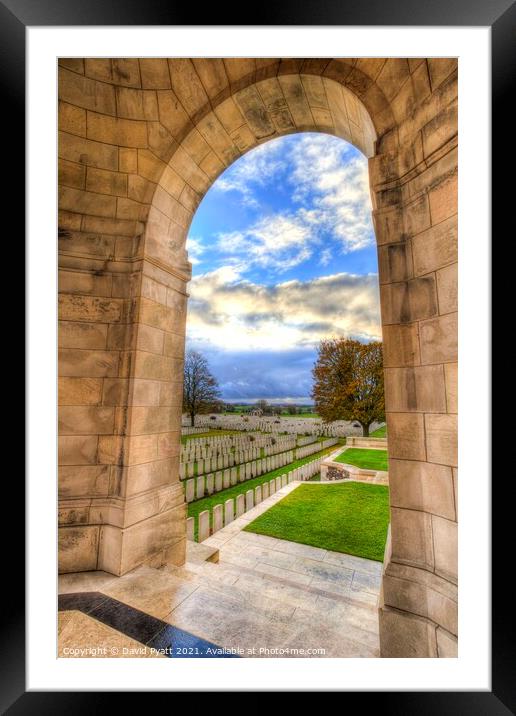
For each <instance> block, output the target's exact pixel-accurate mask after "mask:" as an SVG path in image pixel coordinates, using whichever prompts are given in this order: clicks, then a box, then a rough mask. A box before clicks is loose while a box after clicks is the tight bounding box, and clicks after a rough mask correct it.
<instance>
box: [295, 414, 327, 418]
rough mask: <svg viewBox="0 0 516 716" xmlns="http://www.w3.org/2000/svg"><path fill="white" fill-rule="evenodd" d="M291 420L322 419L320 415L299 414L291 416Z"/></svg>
mask: <svg viewBox="0 0 516 716" xmlns="http://www.w3.org/2000/svg"><path fill="white" fill-rule="evenodd" d="M289 417H290V418H320V417H321V416H320V415H319V414H318V413H298V415H290V416H289Z"/></svg>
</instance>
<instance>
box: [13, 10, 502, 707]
mask: <svg viewBox="0 0 516 716" xmlns="http://www.w3.org/2000/svg"><path fill="white" fill-rule="evenodd" d="M111 7H115V6H113V5H112V6H110V8H111ZM117 10H118V9H117ZM259 12H263V11H261V10H260V11H259ZM402 13H403V17H402V16H401V15H402ZM489 13H491V15H489ZM2 17H3V18H4V22H3V23H2V34H3V35H4V36H5V42H4V43H3V56H4V58H5V62H4V70H3V74H4V77H5V83H6V96H9V97H10V98H11V102H10V105H9V106H10V108H11V109H12V115H13V116H14V113H15V112H16V111H18V113H19V117H18V120H17V121H13V120H11V123H10V127H9V134H8V136H9V138H10V141H9V142H8V144H9V145H10V148H11V149H12V151H13V160H12V162H11V165H12V170H13V174H12V177H13V182H12V184H13V186H14V185H15V184H18V185H19V182H22V181H23V179H22V177H21V173H22V172H23V169H22V161H21V156H23V154H22V150H21V148H22V147H24V146H25V141H24V139H25V137H24V136H22V134H23V133H24V131H23V128H24V127H26V138H27V143H26V146H27V175H26V186H27V212H26V216H27V237H28V241H27V248H28V251H27V275H28V293H27V299H28V317H29V333H28V335H29V342H28V354H27V359H28V388H29V390H28V393H29V411H28V422H27V424H28V438H29V440H28V452H27V455H28V480H27V494H26V501H27V511H26V515H27V572H26V574H27V588H26V596H27V601H26V609H27V620H26V632H25V628H24V627H23V626H22V625H23V623H24V618H23V615H22V609H21V605H22V604H23V601H24V600H23V598H22V596H21V595H19V596H17V597H15V599H14V600H13V604H14V606H13V611H12V613H10V614H9V615H8V620H7V623H6V624H5V626H4V635H5V640H6V642H8V643H9V646H8V649H6V650H5V651H4V652H3V655H2V659H3V668H2V671H1V673H2V677H1V678H2V681H5V689H3V694H4V698H5V706H4V708H5V709H6V710H7V711H8V712H9V713H22V712H23V711H24V710H28V709H31V710H32V709H36V708H40V709H41V708H42V709H47V710H52V711H53V712H54V711H59V710H60V709H65V708H67V709H68V708H74V709H76V708H78V709H79V710H80V708H81V707H82V708H83V709H85V710H87V709H90V710H91V708H93V707H94V706H93V704H96V703H98V699H99V698H100V697H98V696H96V695H94V694H85V693H84V692H88V691H116V690H130V691H255V690H256V691H305V690H306V691H331V690H337V691H346V692H360V693H359V698H360V697H361V696H362V694H363V693H366V692H369V693H368V694H367V695H368V696H370V697H371V698H378V697H376V696H375V694H374V693H373V692H375V691H380V692H382V696H381V698H382V703H383V704H385V703H386V704H388V705H390V704H392V708H393V709H394V708H395V709H396V711H397V712H400V711H401V712H402V713H403V712H406V713H411V712H412V711H413V710H414V707H415V706H416V705H417V706H416V708H418V709H419V710H422V712H423V713H435V712H436V711H437V710H439V712H442V713H452V712H453V713H455V712H457V710H459V711H461V710H463V711H466V710H467V712H468V713H472V714H474V713H479V714H480V713H490V714H491V713H493V714H497V713H500V714H502V713H508V712H509V711H508V709H511V708H514V705H515V703H514V694H513V690H512V689H511V678H510V669H509V668H508V664H510V654H511V653H512V649H513V646H512V640H511V635H510V630H508V629H507V622H506V618H505V613H506V611H507V609H506V607H503V606H499V608H498V610H497V609H496V605H497V604H498V605H503V604H504V602H502V601H501V599H502V598H501V595H499V594H498V593H496V592H495V593H494V595H493V598H492V597H491V588H490V570H491V550H490V541H491V538H492V537H493V538H495V539H496V540H497V544H496V545H495V550H494V551H493V554H496V559H493V566H495V567H497V569H498V570H500V572H501V573H503V569H501V568H500V562H501V555H504V558H505V559H507V555H506V550H505V551H504V550H503V546H504V544H506V542H504V541H503V540H502V539H500V538H499V537H498V535H497V533H496V531H495V532H494V533H493V535H492V536H491V533H490V519H491V517H490V510H489V508H490V503H491V499H492V497H497V491H496V490H494V491H493V493H492V494H491V484H490V448H491V445H490V425H489V416H490V411H491V398H490V392H489V365H490V354H489V336H490V316H489V305H490V292H489V289H490V282H489V267H490V241H489V238H490V210H491V207H490V173H489V171H490V144H489V131H490V92H491V90H492V96H493V100H494V105H493V114H492V122H493V127H494V130H495V131H494V133H493V135H494V136H495V137H496V136H497V135H498V136H507V134H508V131H509V129H508V127H507V126H506V125H507V123H508V119H507V117H508V116H509V115H508V113H507V112H505V111H504V109H503V107H504V102H505V101H506V96H507V86H508V81H509V80H510V78H511V71H510V68H511V67H513V65H514V62H513V56H511V50H512V44H513V37H514V8H513V7H512V6H510V3H506V4H505V6H503V7H502V4H500V7H497V8H496V9H494V8H493V7H491V8H489V9H484V8H474V7H463V6H461V4H460V3H456V2H454V3H442V7H439V8H438V9H434V10H433V11H432V12H431V11H430V10H427V9H423V8H422V7H418V8H413V7H411V6H410V5H407V4H405V6H404V7H403V6H400V5H397V6H396V7H392V8H390V7H389V8H388V7H387V6H384V5H382V6H381V7H380V5H378V7H376V6H375V7H370V8H366V7H364V8H360V9H356V12H355V13H351V12H350V10H349V9H342V10H340V9H339V10H338V11H337V10H336V9H335V8H332V7H330V6H328V7H324V6H319V7H318V9H317V20H316V21H314V19H313V18H312V17H311V12H309V10H305V9H304V8H303V9H302V10H301V9H299V10H297V9H296V10H295V11H294V10H292V11H290V10H289V11H286V9H282V10H279V9H278V10H275V11H274V13H272V14H270V15H268V16H267V17H266V18H265V17H264V18H263V22H261V21H260V22H258V23H257V26H256V27H252V26H245V25H242V26H239V25H233V24H230V25H224V24H221V25H218V24H203V25H198V26H192V25H188V24H187V23H186V22H185V18H184V17H183V16H182V14H181V13H180V12H179V11H178V12H177V16H176V11H175V10H174V11H172V12H171V14H170V15H169V16H165V15H164V14H163V11H162V10H161V8H158V7H157V6H156V7H154V6H153V5H152V3H151V4H150V5H148V6H147V7H146V8H145V9H143V8H142V7H140V6H138V7H137V6H134V7H132V6H130V5H129V6H128V5H124V8H123V11H122V9H121V8H120V14H118V12H117V14H116V15H115V13H113V12H112V10H111V9H107V8H101V7H98V8H97V7H96V6H95V5H88V7H85V8H79V7H78V6H74V5H67V6H66V7H65V8H62V7H58V4H55V5H54V4H53V3H47V4H46V5H45V7H43V6H36V4H34V5H33V4H32V3H26V4H23V3H15V2H12V3H7V5H5V3H4V7H3V8H2ZM258 19H259V18H258V16H257V20H258ZM208 20H210V22H215V23H217V22H218V21H219V19H218V18H213V19H211V18H210V11H207V14H206V22H208ZM171 48H173V49H171ZM343 48H345V50H344V49H343ZM24 62H25V67H26V76H25V77H24V72H23V66H24ZM511 62H512V64H511ZM489 63H491V74H490V64H489ZM24 81H25V82H26V85H25V86H26V88H27V92H26V105H25V110H26V115H25V120H24V117H23V104H24V103H23V99H22V97H23V89H22V88H23V86H24ZM6 136H7V135H6ZM496 156H497V155H496V154H495V155H494V160H495V162H496ZM506 193H507V187H506V186H505V185H504V186H502V187H500V189H499V191H495V192H493V205H495V202H498V208H497V211H495V213H498V214H500V215H501V214H502V213H503V209H504V208H505V206H506V200H505V194H506ZM501 197H504V201H503V202H502V201H501ZM15 198H17V197H15ZM19 215H20V216H23V214H22V212H21V211H20V213H19ZM477 435H478V436H479V438H478V439H475V437H473V436H477ZM459 473H460V475H461V481H460V487H459V479H458V475H459ZM463 476H464V477H463ZM15 499H16V500H19V502H21V501H22V499H23V498H22V496H21V495H18V496H15ZM503 502H504V500H503V499H501V497H498V500H497V504H496V509H497V510H500V512H499V513H498V512H497V524H500V523H505V524H506V523H507V522H506V521H505V522H504V521H503V520H502V519H501V518H498V514H500V515H501V513H502V511H503V509H504V505H503V504H502V503H503ZM498 503H499V504H498ZM505 509H508V507H506V508H505ZM459 514H460V520H459ZM9 558H11V553H9ZM12 562H13V572H12V574H13V575H18V576H17V577H16V578H15V579H14V580H13V581H14V582H15V586H14V589H15V593H16V589H17V587H19V586H20V585H21V583H22V581H23V580H22V578H21V573H22V572H21V569H22V568H21V565H22V564H23V560H22V557H21V556H20V555H19V554H18V555H17V556H16V557H15V556H14V553H12ZM10 581H11V580H10ZM491 600H492V601H491ZM491 604H492V608H493V614H494V615H495V618H493V620H492V621H491V614H490V608H491ZM497 614H498V615H502V614H503V618H502V617H497V616H496V615H497ZM24 638H25V644H24V643H23V642H24ZM4 664H5V665H4ZM364 666H365V667H366V668H365V669H364ZM43 692H46V693H43ZM49 692H52V693H49ZM63 692H69V693H67V694H64V693H63ZM71 692H81V695H80V698H81V704H80V705H77V706H76V698H75V694H74V693H71ZM404 692H411V693H404ZM90 699H91V700H90ZM72 703H73V706H72Z"/></svg>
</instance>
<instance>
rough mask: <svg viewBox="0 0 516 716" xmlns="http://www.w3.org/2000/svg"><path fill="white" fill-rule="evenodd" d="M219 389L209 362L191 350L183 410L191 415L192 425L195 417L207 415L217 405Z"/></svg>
mask: <svg viewBox="0 0 516 716" xmlns="http://www.w3.org/2000/svg"><path fill="white" fill-rule="evenodd" d="M219 395H220V393H219V388H218V383H217V380H216V378H215V377H214V376H213V375H212V374H211V372H210V369H209V366H208V361H207V360H206V358H205V357H204V356H203V355H202V353H199V352H198V351H194V350H189V351H187V353H186V356H185V369H184V384H183V410H184V411H185V412H187V413H188V414H189V415H190V421H191V425H192V426H193V425H195V416H196V415H198V414H200V413H207V412H210V411H211V410H212V408H213V407H214V406H215V405H216V404H217V402H218V398H219Z"/></svg>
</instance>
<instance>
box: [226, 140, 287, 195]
mask: <svg viewBox="0 0 516 716" xmlns="http://www.w3.org/2000/svg"><path fill="white" fill-rule="evenodd" d="M282 147H283V145H282V142H281V139H279V140H271V141H269V142H265V143H264V144H260V145H259V146H257V147H255V148H254V149H253V150H252V151H250V152H248V153H247V154H244V156H243V157H241V158H240V159H239V160H238V161H237V162H235V164H233V165H232V166H231V167H230V168H229V169H228V170H227V171H226V172H224V173H223V174H222V176H220V177H219V178H218V179H217V181H216V182H215V184H214V185H213V188H214V189H216V190H218V191H221V192H228V191H237V192H239V193H240V194H241V196H242V200H243V203H244V204H246V205H247V206H252V207H258V206H259V203H258V201H257V200H256V198H255V197H254V196H253V190H254V189H255V187H256V185H258V186H264V185H265V184H266V183H267V182H268V181H269V180H270V178H271V176H273V175H274V174H275V173H277V172H279V171H280V170H282V169H285V167H286V162H285V159H284V158H283V157H282V156H281V153H282Z"/></svg>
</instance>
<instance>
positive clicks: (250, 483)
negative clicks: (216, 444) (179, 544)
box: [188, 445, 335, 539]
mask: <svg viewBox="0 0 516 716" xmlns="http://www.w3.org/2000/svg"><path fill="white" fill-rule="evenodd" d="M334 449H335V445H333V446H332V447H330V448H326V450H321V451H320V452H316V453H314V454H313V455H308V456H307V457H303V458H301V459H300V460H295V461H294V462H290V463H289V464H288V465H284V466H283V467H278V468H277V469H276V470H271V472H267V473H265V474H264V475H260V476H259V477H253V478H252V479H251V480H245V481H244V482H239V483H237V484H236V485H234V486H233V487H228V488H227V490H222V491H221V492H217V493H216V494H213V495H210V496H209V497H203V498H202V499H201V500H194V502H189V503H188V517H194V518H195V529H194V534H195V539H197V527H198V516H199V513H200V512H203V511H204V510H210V526H211V523H212V517H213V515H212V512H211V510H213V508H214V507H215V505H223V504H224V503H225V502H226V500H229V499H235V498H236V497H237V495H241V494H242V493H243V494H245V493H246V492H247V491H248V490H254V488H255V487H258V485H263V483H264V482H269V480H272V479H273V478H274V477H278V475H283V474H284V473H286V472H290V471H291V470H295V468H296V467H301V465H304V464H305V463H307V462H310V461H311V460H315V459H316V458H318V457H321V455H327V454H328V453H330V452H331V451H332V450H334Z"/></svg>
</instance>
